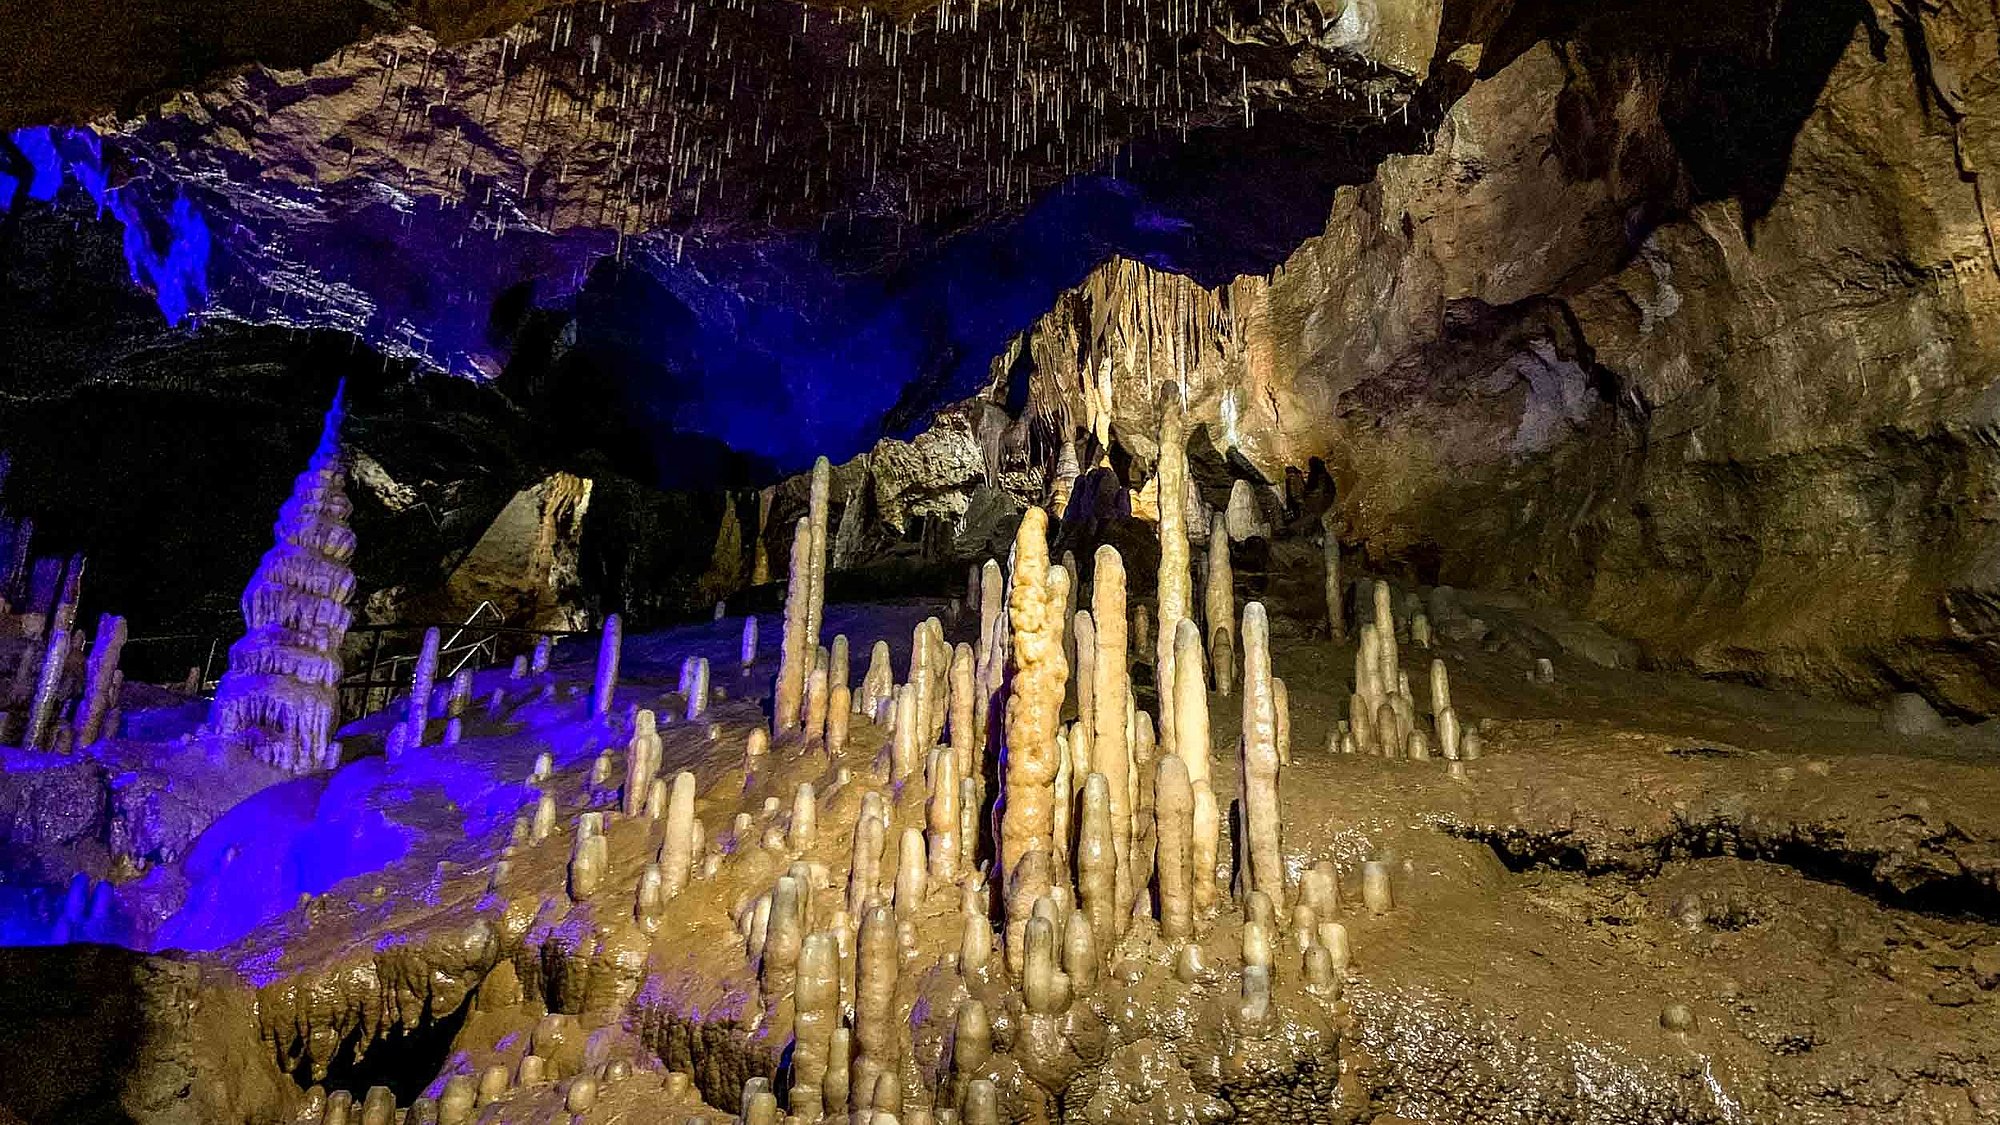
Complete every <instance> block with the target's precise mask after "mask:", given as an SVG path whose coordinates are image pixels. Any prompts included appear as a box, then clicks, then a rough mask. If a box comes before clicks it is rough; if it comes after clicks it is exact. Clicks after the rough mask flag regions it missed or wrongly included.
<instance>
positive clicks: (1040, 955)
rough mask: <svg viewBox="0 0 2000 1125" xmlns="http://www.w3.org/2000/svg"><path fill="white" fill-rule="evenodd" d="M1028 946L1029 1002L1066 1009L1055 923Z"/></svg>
mask: <svg viewBox="0 0 2000 1125" xmlns="http://www.w3.org/2000/svg"><path fill="white" fill-rule="evenodd" d="M1030 510H1033V511H1039V509H1030ZM1026 946H1027V949H1026V954H1025V955H1024V958H1023V962H1022V971H1021V993H1022V998H1023V1000H1024V1001H1025V1002H1026V1004H1025V1006H1026V1007H1027V1009H1028V1011H1029V1012H1031V1013H1034V1014H1036V1015H1054V1014H1056V1013H1058V1012H1061V1011H1064V1010H1065V1009H1067V1008H1068V1007H1069V1002H1070V987H1069V974H1067V973H1065V972H1063V971H1062V969H1061V968H1060V967H1059V965H1058V962H1057V952H1056V934H1055V927H1054V926H1052V925H1050V923H1049V920H1048V919H1047V918H1030V919H1028V924H1027V935H1026Z"/></svg>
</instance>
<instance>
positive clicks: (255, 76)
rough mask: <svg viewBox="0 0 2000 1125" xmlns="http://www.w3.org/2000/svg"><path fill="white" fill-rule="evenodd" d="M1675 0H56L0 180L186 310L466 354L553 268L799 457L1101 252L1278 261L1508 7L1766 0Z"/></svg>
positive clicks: (698, 424)
mask: <svg viewBox="0 0 2000 1125" xmlns="http://www.w3.org/2000/svg"><path fill="white" fill-rule="evenodd" d="M1695 8H1696V9H1701V10H1700V11H1696V12H1694V14H1695V15H1699V16H1701V17H1702V18H1700V19H1686V20H1682V19H1677V20H1674V21H1667V22H1666V23H1662V21H1659V20H1656V19H1651V18H1650V17H1649V15H1648V9H1646V8H1645V7H1643V6H1640V5H1628V4H1610V5H1601V4H1600V5H1580V4H1571V3H1560V2H1552V3H1541V4H1528V3H1520V4H1514V3H1505V2H1490V0H1475V2H1471V3H1455V4H1440V3H1439V2H1438V0H1304V2H1299V0H1096V2H1088V0H1086V2H1078V0H1014V2H1010V3H1000V4H990V3H988V4H977V3H966V2H965V0H949V2H946V3H941V4H936V5H922V4H904V5H901V6H876V7H837V6H828V5H823V4H799V3H795V2H791V0H722V2H719V3H718V2H715V0H633V2H628V3H604V2H586V3H577V4H559V5H547V4H536V3H525V2H520V0H515V2H511V3H429V4H416V5H404V6H397V5H391V4H385V3H379V2H368V3H346V4H341V3H335V4H324V5H322V4H298V3H290V4H288V3H283V2H280V3H277V4H262V5H257V6H255V7H254V8H251V7H249V6H244V5H237V4H231V3H227V2H225V0H207V2H201V3H194V4H174V5H172V6H165V5H159V4H152V3H149V2H147V0H142V2H140V3H136V4H126V3H118V4H113V3H110V2H109V0H105V2H104V3H99V4H81V5H50V6H46V8H43V9H40V10H37V11H33V12H28V11H23V10H20V9H16V10H15V11H14V12H13V13H11V14H8V15H5V16H0V21H4V22H11V23H12V24H13V27H12V28H11V29H6V30H11V32H12V38H14V39H15V40H16V41H18V42H23V43H28V44H31V46H30V48H29V49H27V50H25V51H22V52H20V53H18V54H17V55H15V56H13V57H12V58H11V59H10V60H8V61H6V62H0V67H6V68H8V69H0V125H4V126H9V127H11V130H12V131H11V134H9V135H8V136H9V139H8V140H6V141H5V142H4V143H0V206H4V207H6V208H7V210H8V212H9V215H10V216H11V218H12V221H15V222H19V221H23V220H22V218H21V216H22V215H23V213H24V212H32V211H34V210H35V209H36V208H38V207H39V208H42V209H44V210H47V209H55V210H60V209H61V208H63V207H65V206H67V207H69V208H70V209H71V210H72V212H73V211H75V210H77V209H86V210H87V209H90V208H94V209H95V211H96V214H97V216H98V217H99V218H100V219H103V220H104V221H116V222H119V223H122V224H123V225H124V227H125V232H124V242H125V250H126V257H127V260H128V265H129V266H130V269H131V273H132V278H133V280H134V282H135V283H137V284H138V285H139V286H140V287H142V288H144V289H146V290H148V291H150V292H151V293H153V295H154V296H155V298H156V300H157V301H158V303H159V306H160V309H161V311H162V314H163V315H164V317H165V318H166V319H167V320H168V321H170V322H174V323H185V324H186V325H188V326H190V328H191V330H198V328H199V326H200V325H201V324H203V323H212V322H215V321H218V320H230V321H240V322H249V323H258V324H281V325H295V326H313V327H332V328H338V329H342V330H345V331H349V332H352V333H354V334H355V335H356V336H358V337H359V338H361V339H362V340H364V341H366V342H367V343H368V344H369V345H370V346H371V347H372V348H373V349H374V350H376V351H378V352H380V353H381V354H383V355H385V356H394V357H402V358H405V359H411V360H415V361H417V362H419V363H421V364H423V365H426V366H428V367H431V368H434V369H438V370H442V371H447V372H451V373H454V374H459V375H465V376H471V377H478V378H485V377H492V376H495V375H497V374H498V373H499V372H500V371H501V369H502V368H503V367H504V366H505V364H506V363H507V362H508V360H509V358H510V356H509V349H510V346H511V344H512V342H513V334H512V331H511V328H512V325H511V324H510V323H508V317H509V316H510V315H511V311H510V310H516V309H518V308H520V307H522V306H524V305H538V306H551V305H555V306H563V307H568V308H574V309H576V310H577V318H576V322H575V326H574V329H573V331H572V332H571V333H569V335H567V336H565V337H564V343H565V345H574V346H577V347H581V348H585V349H589V350H592V351H594V352H595V353H598V354H600V355H602V356H604V357H606V360H605V361H606V362H609V363H613V364H624V365H625V366H628V367H630V368H632V369H633V370H634V371H635V372H636V374H634V375H633V376H632V378H633V379H634V380H636V381H637V382H639V383H641V384H644V385H657V386H658V387H660V388H662V389H661V390H660V391H659V392H658V394H659V395H660V396H662V397H663V399H664V400H665V401H666V405H664V406H658V405H657V404H656V407H657V408H656V409H654V410H653V411H651V412H652V413H656V414H659V415H660V416H661V417H662V418H663V420H664V421H665V422H666V423H668V424H671V425H674V426H678V427H681V428H685V429H690V430H696V431H700V432H702V433H704V434H707V435H709V436H712V437H716V438H720V439H721V440H723V441H726V442H728V443H730V444H733V445H735V446H737V447H738V448H742V449H746V450H748V451H751V452H753V453H756V454H758V455H761V456H765V457H768V458H770V459H772V460H774V461H776V462H780V463H783V462H792V463H796V462H798V461H799V460H801V459H802V458H804V457H806V456H809V455H810V454H811V453H814V452H818V451H821V450H826V451H830V452H836V453H842V452H852V451H853V450H855V449H858V448H861V447H862V446H863V445H865V443H866V442H867V441H869V440H871V439H872V438H873V437H875V436H877V434H878V433H879V432H880V431H881V429H882V428H883V426H884V420H885V419H887V420H888V422H889V424H890V425H891V426H894V425H898V424H913V423H915V422H917V421H920V420H921V419H922V417H923V415H924V412H925V411H926V410H927V409H928V408H929V407H932V406H935V405H937V404H938V403H940V402H943V401H948V400H949V399H950V398H951V397H952V396H953V395H963V394H964V393H967V392H968V391H970V390H971V389H972V388H973V387H974V386H976V385H977V383H978V382H979V381H980V380H981V379H983V378H984V377H985V375H986V373H987V368H988V364H989V361H990V360H991V358H992V356H993V355H995V354H996V353H997V352H998V351H999V350H1000V348H1001V347H1002V346H1003V345H1004V342H1005V340H1006V339H1007V338H1008V337H1009V336H1010V335H1012V334H1013V333H1015V332H1018V331H1020V330H1021V329H1022V328H1024V327H1025V326H1026V325H1027V324H1029V323H1031V322H1032V320H1033V318H1034V317H1035V316H1037V315H1039V314H1040V313H1041V312H1042V311H1044V310H1045V309H1046V308H1047V307H1048V304H1049V302H1050V301H1051V300H1052V299H1053V298H1054V296H1055V295H1056V294H1057V293H1059V292H1060V291H1061V290H1062V289H1063V288H1065V287H1067V286H1070V285H1073V284H1075V283H1076V282H1077V281H1079V280H1080V279H1081V278H1082V276H1083V275H1084V274H1085V273H1086V272H1087V271H1088V270H1089V269H1090V268H1091V267H1093V266H1095V265H1096V264H1098V263H1099V262H1101V261H1103V260H1104V259H1106V258H1107V257H1109V256H1111V255H1113V254H1124V255H1127V256H1130V257H1135V258H1139V259H1142V260H1145V261H1148V262H1150V263H1151V264H1153V265H1156V266H1159V267H1161V268H1166V269H1171V270H1175V271H1178V272H1183V273H1186V274H1189V275H1190V276H1193V277H1195V278H1196V279H1198V280H1201V281H1202V282H1203V283H1204V284H1216V283H1219V282H1221V281H1225V280H1227V279H1228V278H1229V277H1231V276H1234V275H1237V274H1241V273H1253V272H1263V271H1268V270H1270V269H1272V268H1273V267H1275V266H1276V265H1277V264H1278V263H1280V262H1282V261H1283V260H1284V257H1285V256H1286V255H1287V254H1288V253H1289V252H1290V251H1291V250H1292V249H1293V248H1294V247H1296V246H1297V244H1298V243H1299V242H1300V241H1302V240H1303V239H1305V238H1307V237H1310V236H1312V235H1314V234H1317V233H1318V232H1319V230H1320V227H1321V226H1322V225H1323V222H1324V219H1325V215H1326V212H1327V206H1328V203H1329V201H1330V199H1331V196H1332V192H1333V191H1334V189H1335V188H1337V187H1339V186H1341V185H1343V184H1351V183H1358V182H1363V181H1365V180H1366V179H1367V178H1368V177H1369V175H1370V174H1371V170H1372V168H1373V167H1374V165H1375V163H1376V162H1378V161H1379V160H1380V159H1381V157H1382V156H1383V155H1385V154H1387V153H1390V152H1397V151H1411V150H1415V149H1418V148H1420V147H1422V146H1423V145H1424V144H1425V143H1426V137H1427V133H1428V130H1429V128H1430V127H1432V126H1433V125H1434V124H1435V122H1436V121H1437V119H1438V117H1439V115H1440V114H1441V113H1442V112H1443V111H1444V109H1445V108H1446V107H1447V106H1448V104H1449V103H1450V101H1451V100H1452V99H1453V98H1455V97H1456V96H1457V94H1458V93H1461V92H1462V91H1463V89H1464V87H1465V86H1466V85H1467V84H1469V82H1470V81H1472V79H1473V77H1474V76H1475V75H1476V74H1478V73H1481V72H1482V71H1484V70H1490V69H1492V68H1493V67H1494V66H1496V65H1497V60H1498V59H1499V58H1501V57H1503V56H1504V55H1506V54H1508V53H1511V52H1516V51H1518V50H1520V49H1522V47H1523V45H1525V44H1527V43H1532V42H1535V41H1537V40H1540V39H1543V38H1549V37H1557V36H1562V35H1583V34H1596V35H1623V36H1627V37H1628V38H1629V37H1640V38H1643V37H1645V36H1648V35H1655V34H1657V35H1660V36H1669V37H1671V36H1680V37H1681V38H1682V39H1684V40H1685V39H1688V38H1689V37H1692V42H1691V43H1689V42H1684V43H1678V44H1676V45H1678V46H1682V47H1686V46H1693V47H1697V48H1700V49H1704V50H1722V51H1728V52H1733V53H1735V54H1738V55H1747V56H1751V57H1755V56H1757V55H1758V54H1759V53H1761V52H1767V51H1768V50H1769V40H1770V27H1771V25H1772V19H1773V16H1772V13H1773V12H1774V11H1775V10H1776V6H1775V5H1773V4H1766V3H1753V4H1736V5H1728V4H1719V3H1715V4H1697V5H1695ZM57 9H60V10H57ZM1709 9H1713V10H1712V11H1711V10H1709ZM93 17H99V18H97V22H95V23H92V22H91V20H92V18H93ZM1669 25H1670V26H1669ZM1482 45H1484V46H1485V48H1486V56H1487V57H1486V58H1485V59H1484V60H1483V61H1482V57H1481V56H1482V51H1481V46H1482ZM0 229H4V228H0ZM644 393H645V392H644V391H643V389H642V391H641V395H642V397H643V394H644Z"/></svg>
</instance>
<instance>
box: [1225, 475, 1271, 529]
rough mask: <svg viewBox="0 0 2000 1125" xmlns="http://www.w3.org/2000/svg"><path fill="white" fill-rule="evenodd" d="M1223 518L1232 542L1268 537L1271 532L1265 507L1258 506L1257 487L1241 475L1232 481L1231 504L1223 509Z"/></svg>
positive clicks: (1230, 487) (1230, 490) (1230, 488)
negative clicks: (1265, 516)
mask: <svg viewBox="0 0 2000 1125" xmlns="http://www.w3.org/2000/svg"><path fill="white" fill-rule="evenodd" d="M1222 520H1223V526H1224V527H1226V528H1227V529H1228V532H1229V540H1230V542H1232V543H1241V542H1243V541H1245V540H1247V539H1266V538H1269V537H1270V534H1271V525H1270V524H1269V523H1267V522H1265V520H1264V511H1263V509H1262V508H1259V507H1258V506H1257V490H1256V487H1255V486H1253V485H1252V484H1251V483H1250V482H1249V481H1247V480H1244V479H1243V478H1241V477H1238V478H1237V479H1236V480H1235V481H1233V482H1231V483H1230V486H1229V506H1228V507H1227V508H1225V509H1223V515H1222Z"/></svg>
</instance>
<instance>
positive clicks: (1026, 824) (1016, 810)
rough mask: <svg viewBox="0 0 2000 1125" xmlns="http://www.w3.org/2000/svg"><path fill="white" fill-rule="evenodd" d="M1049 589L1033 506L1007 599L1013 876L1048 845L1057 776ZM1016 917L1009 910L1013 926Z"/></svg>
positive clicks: (1004, 827)
mask: <svg viewBox="0 0 2000 1125" xmlns="http://www.w3.org/2000/svg"><path fill="white" fill-rule="evenodd" d="M1051 594H1052V591H1051V590H1050V589H1049V544H1048V513H1046V512H1044V511H1042V510H1041V509H1040V508H1029V509H1028V510H1027V512H1026V513H1025V514H1024V515H1023V516H1022V517H1021V525H1020V528H1019V529H1018V530H1017V531H1016V532H1015V535H1014V582H1013V588H1012V592H1011V594H1010V596H1009V599H1008V607H1007V609H1008V616H1009V619H1010V621H1011V622H1012V628H1013V661H1014V675H1013V681H1012V685H1011V687H1012V690H1011V691H1010V693H1009V695H1008V697H1007V711H1006V724H1007V727H1006V729H1007V759H1006V763H1007V764H1006V770H1007V774H1006V778H1005V779H1004V785H1005V788H1006V793H1005V796H1004V804H1003V808H1002V813H1001V820H1000V871H1001V873H1002V875H1003V876H1004V877H1006V878H1008V879H1011V878H1012V876H1013V875H1014V873H1015V871H1016V869H1017V868H1018V867H1019V866H1020V865H1021V863H1022V862H1023V861H1024V860H1025V859H1026V857H1027V856H1028V855H1029V854H1030V853H1033V852H1037V851H1039V852H1043V853H1045V855H1046V854H1048V853H1050V852H1051V849H1052V847H1053V844H1052V840H1051V836H1050V833H1051V831H1052V826H1053V823H1054V816H1055V812H1054V807H1053V806H1054V803H1055V779H1056V770H1057V768H1058V766H1059V765H1060V762H1059V760H1058V757H1057V754H1058V751H1057V748H1056V728H1057V725H1058V724H1059V723H1060V722H1061V718H1062V705H1063V692H1064V686H1065V683H1066V681H1067V679H1068V676H1069V669H1068V668H1067V667H1066V666H1065V665H1064V663H1063V657H1062V621H1061V619H1060V617H1059V615H1058V613H1057V612H1056V606H1055V603H1054V599H1053V598H1052V597H1051ZM1013 921H1014V919H1012V918H1011V917H1010V918H1009V923H1010V928H1012V923H1013Z"/></svg>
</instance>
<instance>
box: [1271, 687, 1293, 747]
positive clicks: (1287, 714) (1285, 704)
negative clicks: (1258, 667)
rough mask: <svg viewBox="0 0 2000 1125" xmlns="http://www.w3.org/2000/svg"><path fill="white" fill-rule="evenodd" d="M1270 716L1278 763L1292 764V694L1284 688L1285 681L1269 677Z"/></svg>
mask: <svg viewBox="0 0 2000 1125" xmlns="http://www.w3.org/2000/svg"><path fill="white" fill-rule="evenodd" d="M1271 716H1272V719H1273V721H1274V722H1276V724H1277V731H1278V764H1279V765H1281V766H1289V765H1291V764H1292V694H1291V692H1289V691H1287V690H1286V689H1285V681H1283V680H1281V679H1279V678H1278V677H1276V676H1272V677H1271Z"/></svg>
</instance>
